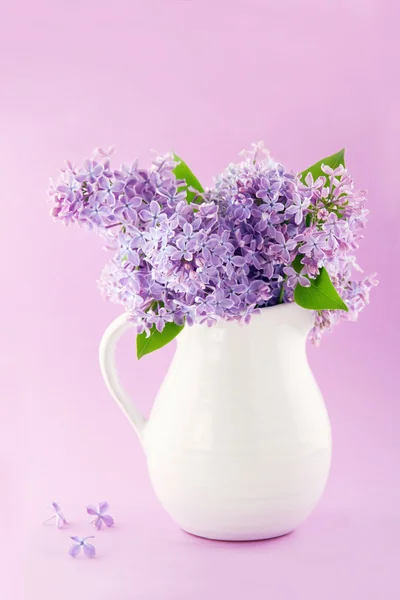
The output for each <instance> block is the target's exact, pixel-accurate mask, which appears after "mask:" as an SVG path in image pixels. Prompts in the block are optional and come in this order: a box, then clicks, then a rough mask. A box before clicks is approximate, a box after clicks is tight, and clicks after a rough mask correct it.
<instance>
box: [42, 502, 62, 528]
mask: <svg viewBox="0 0 400 600" xmlns="http://www.w3.org/2000/svg"><path fill="white" fill-rule="evenodd" d="M49 508H50V510H51V511H53V512H54V514H53V515H52V516H51V517H49V518H48V519H46V521H45V523H48V522H49V521H52V520H53V519H55V522H56V526H57V528H58V529H62V528H63V527H64V526H65V525H67V520H66V518H65V517H64V515H63V513H62V512H61V507H60V505H59V504H57V502H52V503H51V505H50V506H49Z"/></svg>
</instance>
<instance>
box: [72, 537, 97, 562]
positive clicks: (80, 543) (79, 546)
mask: <svg viewBox="0 0 400 600" xmlns="http://www.w3.org/2000/svg"><path fill="white" fill-rule="evenodd" d="M90 539H94V535H87V536H86V537H83V538H81V537H78V536H76V535H73V536H71V540H73V541H74V542H75V544H72V546H71V547H70V549H69V554H70V556H72V558H76V557H77V556H78V554H79V553H80V551H81V550H83V553H84V554H85V556H87V558H94V557H95V556H96V548H95V547H94V546H93V544H90V543H89V542H87V541H86V540H90Z"/></svg>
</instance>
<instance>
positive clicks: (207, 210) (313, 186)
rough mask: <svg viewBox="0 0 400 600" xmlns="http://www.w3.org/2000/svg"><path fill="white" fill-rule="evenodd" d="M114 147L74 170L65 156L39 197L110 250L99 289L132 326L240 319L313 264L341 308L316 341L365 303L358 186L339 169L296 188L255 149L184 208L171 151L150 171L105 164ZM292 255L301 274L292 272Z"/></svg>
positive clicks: (318, 325) (295, 181) (288, 294)
mask: <svg viewBox="0 0 400 600" xmlns="http://www.w3.org/2000/svg"><path fill="white" fill-rule="evenodd" d="M112 151H113V149H112V148H110V149H109V150H108V151H107V152H105V151H103V150H101V149H98V151H97V153H95V154H94V156H92V159H91V160H87V161H84V163H83V166H82V167H81V168H76V167H75V166H74V165H72V164H71V163H69V162H68V163H66V167H65V168H64V169H63V170H62V172H61V178H60V181H59V182H57V183H56V184H55V185H53V184H51V187H50V190H49V194H50V196H51V198H52V202H53V209H52V214H53V216H54V217H55V218H56V219H57V220H60V221H63V222H64V223H65V224H66V225H70V224H73V223H77V224H80V225H81V226H83V227H86V228H88V229H94V230H95V231H97V232H98V233H99V234H100V235H102V236H103V237H104V238H105V239H106V246H107V248H110V249H112V250H113V252H114V255H113V257H112V259H111V260H110V261H109V262H108V264H107V265H106V266H105V268H104V270H103V273H102V275H101V278H100V282H99V284H100V288H101V289H102V291H103V293H104V295H105V296H106V297H108V298H110V299H111V300H112V301H114V302H118V303H120V304H122V305H123V306H124V307H125V309H126V310H127V311H128V312H129V314H130V318H131V320H132V321H133V322H134V323H135V324H136V326H137V331H138V332H139V333H140V332H143V331H144V332H146V335H148V334H149V332H150V329H151V328H152V327H153V326H154V327H156V329H157V330H158V331H162V330H163V328H164V327H165V325H166V324H167V323H171V322H175V323H176V324H179V325H182V324H184V323H186V324H187V325H189V326H190V325H192V324H194V323H206V324H207V325H213V324H214V323H215V322H217V321H218V320H219V319H221V318H224V319H227V320H238V321H242V322H245V323H248V322H249V320H250V318H251V315H252V314H254V313H255V312H258V311H259V309H260V308H263V307H268V306H272V305H274V304H277V303H279V302H292V301H293V297H294V289H295V287H296V285H297V284H298V283H300V285H304V286H307V285H309V284H310V279H312V278H315V277H316V276H317V275H318V273H319V271H320V269H321V267H325V268H326V269H327V271H328V272H329V274H330V277H331V279H332V282H333V284H334V285H335V287H336V289H337V291H338V293H339V294H340V296H341V297H342V298H343V300H344V301H345V302H346V304H347V305H348V307H349V312H348V313H344V311H320V312H318V313H316V319H315V327H314V329H313V331H312V334H311V338H312V340H313V341H314V342H318V341H319V339H320V337H321V333H322V331H323V330H329V329H331V327H332V325H333V324H334V323H336V322H337V321H338V320H339V319H341V318H347V319H355V318H356V317H357V315H358V313H359V312H360V311H361V310H362V309H363V308H364V306H365V305H366V304H367V303H368V300H369V292H370V289H371V288H372V287H373V286H374V285H376V283H377V282H376V281H375V278H374V277H373V276H371V277H366V278H364V279H362V280H361V281H354V280H352V269H353V268H354V269H356V270H357V269H358V270H359V268H358V267H357V265H356V263H355V258H354V251H355V250H356V249H357V248H358V243H359V241H360V240H361V238H362V230H363V228H364V227H365V224H366V218H367V214H368V211H367V210H366V209H365V207H364V203H365V192H359V191H355V190H354V186H353V181H352V179H351V177H350V175H349V173H348V172H347V170H346V169H345V168H344V167H342V166H340V167H338V168H337V169H335V170H332V169H330V168H329V167H323V169H322V170H323V172H324V176H321V177H319V178H318V179H317V180H316V181H314V180H313V178H312V176H311V174H308V175H307V177H306V179H305V184H303V183H301V181H300V178H299V176H298V175H297V174H296V173H293V172H291V171H288V170H287V169H286V168H285V167H284V166H283V165H281V164H279V163H277V162H275V161H273V160H272V159H271V157H270V156H269V154H268V152H267V151H266V150H265V149H264V147H263V144H261V143H259V144H253V147H252V149H251V150H250V151H249V152H244V153H242V154H243V160H242V162H240V163H238V164H231V165H229V166H228V167H227V169H226V170H225V171H224V172H223V173H222V174H221V175H219V176H217V177H216V179H215V182H214V185H213V186H212V187H211V188H209V189H207V190H206V191H205V192H204V193H203V194H201V196H199V197H197V198H196V201H195V202H192V203H191V204H188V202H187V200H186V191H184V188H183V187H182V184H183V183H184V182H183V181H179V180H177V179H176V177H175V174H174V172H173V170H174V168H175V166H176V162H175V161H174V158H173V155H171V154H165V155H163V156H158V157H157V158H156V159H155V160H154V162H153V164H152V166H151V167H150V169H142V168H141V167H139V164H138V162H137V161H135V162H133V163H132V164H131V165H122V166H121V167H120V168H119V169H116V170H112V168H111V163H110V158H109V156H110V154H112ZM296 256H299V257H300V258H301V263H302V265H303V267H302V271H301V274H297V272H295V271H294V269H293V268H292V267H291V264H292V261H293V260H294V258H295V257H296Z"/></svg>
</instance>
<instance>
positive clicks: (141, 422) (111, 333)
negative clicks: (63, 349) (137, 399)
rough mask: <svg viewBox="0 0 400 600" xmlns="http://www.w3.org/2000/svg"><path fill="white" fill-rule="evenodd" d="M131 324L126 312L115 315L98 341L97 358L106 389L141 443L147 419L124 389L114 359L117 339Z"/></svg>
mask: <svg viewBox="0 0 400 600" xmlns="http://www.w3.org/2000/svg"><path fill="white" fill-rule="evenodd" d="M133 326H134V325H133V323H131V322H130V321H129V320H128V314H127V313H125V314H123V315H121V316H119V317H117V318H116V319H115V320H114V321H113V322H112V323H111V324H110V325H109V326H108V327H107V329H106V330H105V332H104V334H103V337H102V339H101V342H100V348H99V358H100V369H101V374H102V375H103V379H104V381H105V384H106V386H107V388H108V390H109V391H110V393H111V395H112V397H113V398H114V400H115V401H116V403H117V404H118V406H119V407H120V408H121V410H122V412H123V413H124V414H125V415H126V416H127V417H128V419H129V421H130V422H131V424H132V425H133V428H134V429H135V431H136V433H137V435H138V437H139V439H140V441H141V442H142V443H143V430H144V427H145V425H146V422H147V421H146V419H145V418H144V416H143V415H142V414H141V413H140V412H139V410H138V409H137V408H136V406H135V405H134V404H133V403H132V401H131V399H130V398H129V396H128V394H127V392H126V391H125V390H124V388H123V386H122V384H121V382H120V379H119V377H118V373H117V368H116V361H115V349H116V346H117V342H118V340H119V339H120V337H121V336H122V335H123V334H124V333H125V332H126V331H128V329H131V327H133Z"/></svg>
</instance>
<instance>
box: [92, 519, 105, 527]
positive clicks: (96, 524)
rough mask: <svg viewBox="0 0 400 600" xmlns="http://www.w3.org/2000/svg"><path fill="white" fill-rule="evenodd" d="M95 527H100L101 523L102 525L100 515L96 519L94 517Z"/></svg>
mask: <svg viewBox="0 0 400 600" xmlns="http://www.w3.org/2000/svg"><path fill="white" fill-rule="evenodd" d="M93 525H94V527H95V529H101V528H102V525H103V521H102V518H101V516H99V517H97V519H95V521H94V523H93Z"/></svg>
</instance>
